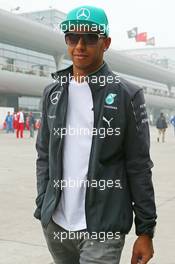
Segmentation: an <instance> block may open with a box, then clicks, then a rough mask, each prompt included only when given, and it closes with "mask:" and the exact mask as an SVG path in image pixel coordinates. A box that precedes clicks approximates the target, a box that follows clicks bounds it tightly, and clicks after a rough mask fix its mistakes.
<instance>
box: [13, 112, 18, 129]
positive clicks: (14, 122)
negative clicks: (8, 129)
mask: <svg viewBox="0 0 175 264" xmlns="http://www.w3.org/2000/svg"><path fill="white" fill-rule="evenodd" d="M17 125H18V117H17V113H16V112H14V113H13V130H16V129H17Z"/></svg>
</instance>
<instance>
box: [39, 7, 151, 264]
mask: <svg viewBox="0 0 175 264" xmlns="http://www.w3.org/2000/svg"><path fill="white" fill-rule="evenodd" d="M83 26H84V27H83ZM61 28H62V30H63V32H64V33H65V41H66V44H67V46H68V53H69V55H70V58H71V60H72V62H73V65H72V66H70V67H69V68H67V69H65V70H61V71H58V72H56V73H54V74H52V77H53V78H54V80H55V81H54V83H53V84H51V85H49V86H48V87H47V88H46V89H45V91H44V94H43V110H42V121H41V127H40V129H39V133H38V137H37V142H36V148H37V152H38V158H37V188H38V196H37V198H36V204H37V209H36V211H35V213H34V216H35V217H36V218H38V219H40V220H41V224H42V227H43V232H44V235H45V238H46V241H47V244H48V248H49V251H50V253H51V255H52V257H53V259H54V262H55V263H57V264H58V263H59V264H78V263H80V264H89V263H91V264H92V263H99V264H108V263H110V264H114V263H115V264H118V263H119V261H120V256H121V252H122V249H123V245H124V241H125V234H127V233H128V232H129V231H130V229H131V226H132V221H133V211H134V213H135V224H136V234H137V236H138V238H137V239H136V241H135V243H134V247H133V255H132V260H131V263H132V264H137V263H141V264H146V263H148V261H149V259H150V258H152V256H153V244H152V238H153V234H154V227H155V224H156V211H155V202H154V191H153V186H152V180H151V168H152V166H153V163H152V161H151V159H150V155H149V128H148V118H147V115H146V111H145V101H144V97H143V92H142V89H140V88H139V87H136V86H135V85H133V84H130V83H128V82H127V81H125V80H123V79H121V78H120V77H119V76H117V75H115V74H114V73H113V72H112V71H111V70H110V68H109V67H108V66H107V64H106V63H105V62H104V61H103V56H104V52H105V51H106V50H107V49H108V48H109V46H110V43H111V38H110V37H109V31H108V20H107V17H106V14H105V12H104V10H102V9H100V8H97V7H92V6H81V7H78V8H75V9H73V10H71V11H70V12H69V13H68V15H67V18H66V20H65V21H63V22H62V24H61ZM116 59H117V58H116Z"/></svg>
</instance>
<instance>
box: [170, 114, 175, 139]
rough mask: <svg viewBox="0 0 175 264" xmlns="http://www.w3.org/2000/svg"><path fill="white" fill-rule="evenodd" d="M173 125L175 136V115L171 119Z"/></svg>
mask: <svg viewBox="0 0 175 264" xmlns="http://www.w3.org/2000/svg"><path fill="white" fill-rule="evenodd" d="M170 122H171V124H172V126H173V127H174V136H175V115H174V116H173V117H172V118H171V120H170Z"/></svg>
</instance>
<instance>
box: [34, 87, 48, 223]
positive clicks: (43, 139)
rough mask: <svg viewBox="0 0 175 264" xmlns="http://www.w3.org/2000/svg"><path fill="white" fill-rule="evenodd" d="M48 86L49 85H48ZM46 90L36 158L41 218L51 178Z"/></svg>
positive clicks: (38, 203) (37, 203)
mask: <svg viewBox="0 0 175 264" xmlns="http://www.w3.org/2000/svg"><path fill="white" fill-rule="evenodd" d="M46 88H47V87H46ZM46 90H47V89H45V90H44V93H43V97H42V101H43V103H42V117H41V126H40V128H39V130H38V135H37V140H36V150H37V153H38V156H37V160H36V176H37V193H38V195H37V198H36V200H35V201H36V206H37V208H36V210H35V212H34V217H36V218H37V219H41V207H42V203H43V200H44V195H45V192H46V188H47V184H48V180H49V128H48V124H47V112H46V110H47V109H46V101H47V100H46V99H47V97H46Z"/></svg>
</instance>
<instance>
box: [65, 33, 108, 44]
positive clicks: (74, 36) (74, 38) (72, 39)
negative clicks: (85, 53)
mask: <svg viewBox="0 0 175 264" xmlns="http://www.w3.org/2000/svg"><path fill="white" fill-rule="evenodd" d="M80 38H82V39H83V41H84V43H85V44H86V45H90V46H93V45H96V44H97V42H98V40H99V39H101V38H106V36H104V35H102V34H98V33H89V32H83V33H76V32H68V33H66V34H65V42H66V44H67V45H68V46H71V47H74V46H76V45H77V44H78V42H79V40H80Z"/></svg>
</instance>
